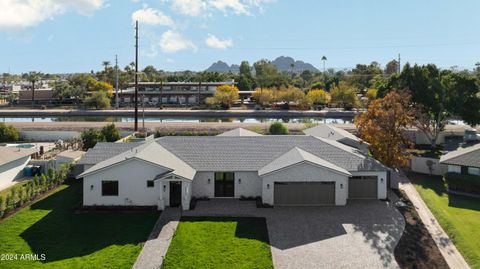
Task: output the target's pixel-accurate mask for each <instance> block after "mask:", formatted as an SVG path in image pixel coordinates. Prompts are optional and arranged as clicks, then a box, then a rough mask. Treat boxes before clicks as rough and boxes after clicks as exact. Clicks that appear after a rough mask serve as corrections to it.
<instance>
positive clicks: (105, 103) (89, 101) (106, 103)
mask: <svg viewBox="0 0 480 269" xmlns="http://www.w3.org/2000/svg"><path fill="white" fill-rule="evenodd" d="M85 105H86V106H87V107H94V108H95V109H106V108H109V107H110V98H108V96H107V93H105V92H103V91H100V92H94V93H92V95H91V96H90V97H87V98H86V99H85Z"/></svg>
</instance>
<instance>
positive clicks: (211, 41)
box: [205, 34, 233, 49]
mask: <svg viewBox="0 0 480 269" xmlns="http://www.w3.org/2000/svg"><path fill="white" fill-rule="evenodd" d="M205 44H207V46H209V47H210V48H214V49H227V48H229V47H231V46H233V41H232V40H231V39H224V40H221V39H219V38H217V37H216V36H214V35H212V34H208V37H207V39H205Z"/></svg>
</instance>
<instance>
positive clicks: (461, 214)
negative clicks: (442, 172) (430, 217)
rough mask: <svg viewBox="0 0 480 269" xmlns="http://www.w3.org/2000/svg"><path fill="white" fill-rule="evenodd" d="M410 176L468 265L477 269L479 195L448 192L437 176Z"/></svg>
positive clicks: (479, 260)
mask: <svg viewBox="0 0 480 269" xmlns="http://www.w3.org/2000/svg"><path fill="white" fill-rule="evenodd" d="M409 178H410V179H411V180H412V182H413V183H414V185H415V187H416V189H417V191H418V192H419V193H420V195H421V196H422V198H423V200H424V201H425V203H426V204H427V205H428V207H429V208H430V210H431V211H432V213H433V214H434V215H435V217H436V218H437V220H438V221H439V222H440V224H441V225H442V227H443V229H444V230H445V232H447V234H448V235H449V236H450V238H451V239H452V240H453V241H454V242H455V245H456V246H457V248H458V249H459V251H460V252H461V253H462V255H463V256H464V257H465V259H466V260H467V262H468V263H469V264H470V266H471V267H472V268H476V269H480V199H476V198H469V197H464V196H459V195H449V194H448V193H447V192H446V188H445V185H444V184H443V181H442V178H441V177H439V176H426V175H418V174H413V175H411V176H409Z"/></svg>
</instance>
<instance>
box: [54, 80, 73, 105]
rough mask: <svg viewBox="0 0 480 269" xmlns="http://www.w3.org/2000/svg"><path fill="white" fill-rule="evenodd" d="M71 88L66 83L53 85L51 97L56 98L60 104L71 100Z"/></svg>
mask: <svg viewBox="0 0 480 269" xmlns="http://www.w3.org/2000/svg"><path fill="white" fill-rule="evenodd" d="M72 91H73V87H72V85H70V83H69V82H68V81H62V82H59V83H55V85H54V87H53V97H55V98H58V100H59V101H60V102H63V100H65V99H70V98H72Z"/></svg>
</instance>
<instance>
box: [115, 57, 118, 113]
mask: <svg viewBox="0 0 480 269" xmlns="http://www.w3.org/2000/svg"><path fill="white" fill-rule="evenodd" d="M115 108H116V109H118V55H115Z"/></svg>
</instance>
